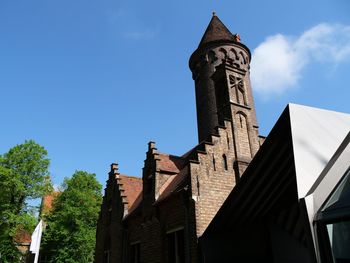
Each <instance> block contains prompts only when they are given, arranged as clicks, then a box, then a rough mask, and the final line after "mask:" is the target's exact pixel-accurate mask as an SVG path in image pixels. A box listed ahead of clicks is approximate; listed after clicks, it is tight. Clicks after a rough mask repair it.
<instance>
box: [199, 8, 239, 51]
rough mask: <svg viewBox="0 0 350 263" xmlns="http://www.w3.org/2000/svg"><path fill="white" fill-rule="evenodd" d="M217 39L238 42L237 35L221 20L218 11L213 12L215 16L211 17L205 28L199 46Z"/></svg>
mask: <svg viewBox="0 0 350 263" xmlns="http://www.w3.org/2000/svg"><path fill="white" fill-rule="evenodd" d="M217 41H228V42H237V41H236V38H235V36H234V35H233V34H232V33H231V32H230V30H228V29H227V27H226V26H225V25H224V24H223V23H222V22H221V20H220V19H219V18H218V16H217V15H216V13H215V12H213V17H212V18H211V20H210V23H209V25H208V27H207V29H206V30H205V33H204V35H203V37H202V40H201V42H200V43H199V46H198V48H200V47H203V46H205V45H206V44H208V43H210V42H217Z"/></svg>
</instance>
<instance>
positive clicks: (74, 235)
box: [43, 171, 102, 263]
mask: <svg viewBox="0 0 350 263" xmlns="http://www.w3.org/2000/svg"><path fill="white" fill-rule="evenodd" d="M62 188H63V191H62V192H61V194H60V195H59V196H58V197H57V198H56V199H55V201H54V203H53V210H52V211H51V213H50V214H49V215H48V216H47V218H46V223H47V228H46V230H45V232H44V235H43V250H44V251H45V252H46V254H47V255H48V256H49V260H50V262H68V263H73V262H92V261H93V257H94V248H95V239H96V238H95V235H96V222H97V218H98V213H99V210H100V205H101V201H102V194H101V189H102V186H101V184H100V183H99V182H98V181H97V180H96V178H95V174H90V173H87V172H84V171H76V172H75V173H74V174H73V176H72V178H70V179H67V178H66V179H65V181H64V183H63V186H62Z"/></svg>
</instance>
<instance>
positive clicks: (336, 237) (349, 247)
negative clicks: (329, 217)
mask: <svg viewBox="0 0 350 263" xmlns="http://www.w3.org/2000/svg"><path fill="white" fill-rule="evenodd" d="M327 233H328V237H329V242H330V245H331V249H332V254H333V258H334V261H335V262H336V263H345V262H346V263H350V221H342V222H337V223H333V224H327Z"/></svg>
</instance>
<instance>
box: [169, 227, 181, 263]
mask: <svg viewBox="0 0 350 263" xmlns="http://www.w3.org/2000/svg"><path fill="white" fill-rule="evenodd" d="M167 239H168V262H169V263H183V262H185V243H184V230H183V229H181V230H178V231H175V232H171V233H168V234H167Z"/></svg>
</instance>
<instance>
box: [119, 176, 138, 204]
mask: <svg viewBox="0 0 350 263" xmlns="http://www.w3.org/2000/svg"><path fill="white" fill-rule="evenodd" d="M119 178H120V184H121V185H122V187H123V190H124V193H123V194H124V195H125V197H126V199H127V202H128V208H131V207H132V206H133V205H134V203H135V201H136V200H137V198H138V197H139V195H140V194H141V192H142V179H141V178H139V177H134V176H127V175H122V174H121V175H119Z"/></svg>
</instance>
